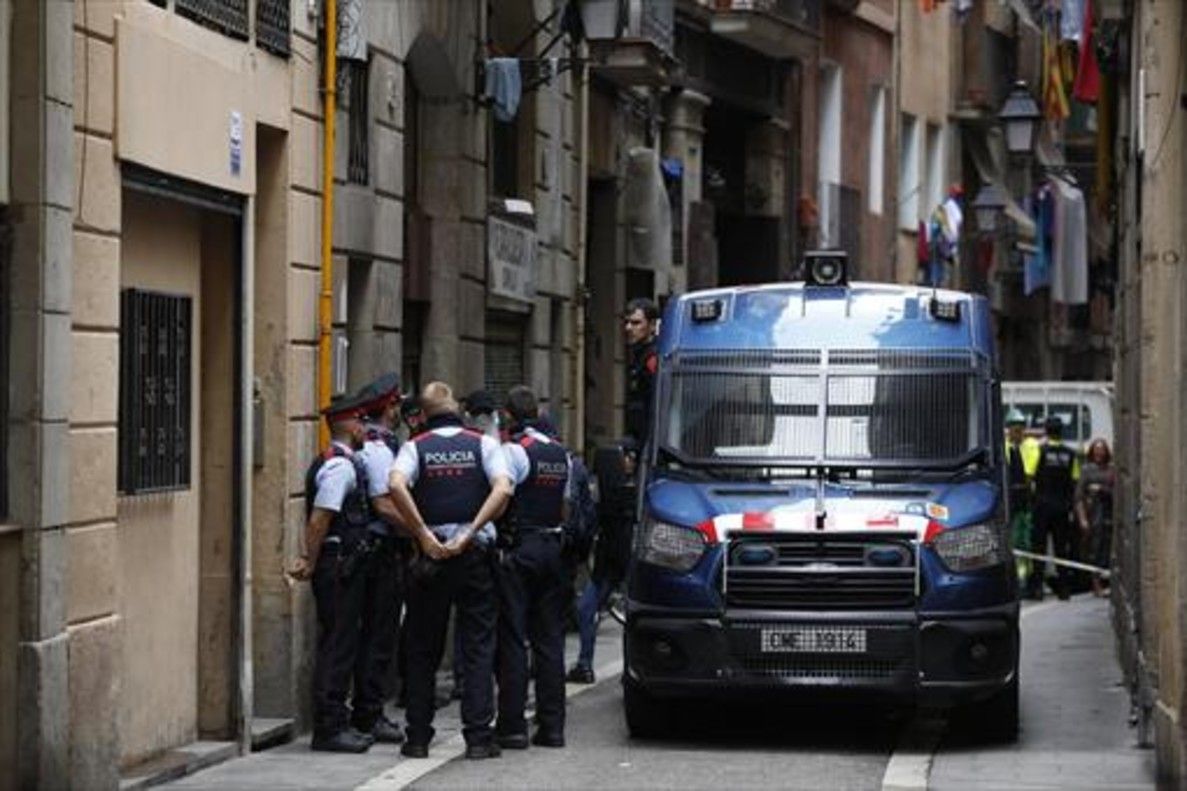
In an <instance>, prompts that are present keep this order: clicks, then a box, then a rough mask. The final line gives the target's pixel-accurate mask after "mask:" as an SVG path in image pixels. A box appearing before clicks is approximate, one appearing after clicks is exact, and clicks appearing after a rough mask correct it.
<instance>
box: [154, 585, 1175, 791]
mask: <svg viewBox="0 0 1187 791" xmlns="http://www.w3.org/2000/svg"><path fill="white" fill-rule="evenodd" d="M1108 617H1109V613H1108V604H1107V603H1106V601H1105V600H1101V599H1093V598H1091V597H1090V596H1080V597H1077V598H1075V599H1074V600H1073V601H1071V602H1069V603H1061V602H1058V601H1056V600H1053V599H1048V600H1047V601H1045V602H1043V603H1041V604H1028V606H1027V607H1026V609H1025V610H1024V616H1023V619H1022V624H1023V627H1022V628H1023V657H1022V679H1023V682H1022V683H1023V704H1022V706H1023V707H1022V732H1021V736H1020V739H1019V741H1018V743H1017V744H1016V745H1012V746H1009V747H1001V746H994V745H988V744H985V743H984V741H983V740H979V739H978V738H977V735H976V733H974V732H969V731H968V730H960V729H956V728H953V727H951V726H949V724H948V723H947V722H945V721H942V720H941V721H934V720H931V719H928V718H925V717H923V716H922V715H921V716H920V717H915V718H913V717H911V716H909V715H908V714H905V713H895V712H886V711H879V710H873V709H868V708H858V707H845V708H838V709H836V710H821V709H819V708H815V709H790V710H788V709H780V710H778V711H775V710H768V711H762V710H758V709H756V708H754V707H745V708H743V707H721V706H709V705H705V706H700V707H690V709H689V711H688V716H687V717H686V718H685V726H684V727H683V728H681V730H680V731H679V732H678V733H674V734H672V737H671V738H670V739H664V740H659V741H640V740H632V739H630V738H629V737H628V736H627V732H626V725H625V723H624V722H623V716H622V694H621V691H620V687H619V684H618V677H617V676H602V677H601V680H600V682H599V683H598V684H597V685H595V686H594V687H592V688H582V687H575V686H572V685H570V688H569V692H570V696H571V697H570V702H569V719H568V721H569V725H568V733H567V737H568V747H566V748H565V749H563V750H546V749H542V748H532V749H530V750H528V751H526V752H523V753H517V752H507V753H504V755H503V757H502V758H501V759H500V760H497V761H483V762H468V761H465V760H448V761H447V762H444V763H442V761H443V760H444V759H448V758H450V757H456V756H460V748H459V743H460V739H458V738H456V710H455V709H454V708H453V707H451V708H450V709H448V710H444V711H442V712H441V717H442V723H441V726H440V728H439V733H438V737H437V741H436V742H435V744H434V746H433V752H432V753H431V757H430V759H429V760H428V761H409V760H407V759H403V758H400V757H399V756H398V754H397V752H396V749H395V748H392V747H388V746H379V747H375V748H372V750H371V751H370V752H369V753H368V754H367V755H365V756H332V755H331V756H328V755H325V754H319V753H312V752H310V751H309V750H308V741H307V739H306V740H302V741H299V742H296V743H293V744H289V745H286V746H284V747H280V748H276V749H274V750H270V751H267V752H264V753H257V754H255V755H252V756H250V757H247V758H241V759H238V760H235V761H231V762H229V763H227V764H224V765H222V766H219V767H216V768H213V769H210V770H207V771H204V772H200V773H198V774H196V775H193V776H191V777H189V778H185V779H184V780H181V781H179V782H176V783H174V784H173V785H172V787H174V788H185V789H209V790H210V791H213V790H214V789H246V788H252V789H254V788H261V789H262V788H276V789H298V788H343V789H347V788H355V787H360V786H362V787H364V788H366V789H368V791H378V790H379V789H396V788H417V789H452V788H479V787H481V788H486V789H494V788H540V789H545V788H548V789H554V788H573V789H578V788H591V787H597V788H624V789H626V788H632V789H633V788H689V789H692V788H756V787H778V788H797V789H800V788H802V789H819V788H852V789H878V788H883V789H891V788H894V789H909V788H933V789H967V788H976V789H993V788H1007V787H1009V788H1052V789H1053V788H1066V789H1143V788H1153V787H1154V782H1153V755H1152V753H1151V752H1150V751H1144V750H1139V749H1136V748H1135V747H1134V740H1135V732H1134V731H1133V730H1132V729H1131V728H1129V727H1128V725H1127V723H1126V718H1127V715H1128V706H1129V703H1128V696H1127V695H1126V694H1125V690H1124V689H1123V688H1122V686H1121V685H1120V678H1121V674H1120V671H1119V669H1118V667H1117V663H1116V660H1115V658H1114V648H1113V641H1112V635H1111V632H1110V627H1109V622H1108ZM602 631H603V633H602V635H601V639H600V646H599V649H600V650H599V656H600V657H601V658H602V664H603V667H611V668H613V667H615V666H616V665H617V662H616V661H615V660H616V651H615V650H614V649H615V644H616V641H615V638H616V635H617V630H616V629H612V628H611V625H610V624H609V623H606V624H604V625H603V630H602ZM426 770H427V771H426Z"/></svg>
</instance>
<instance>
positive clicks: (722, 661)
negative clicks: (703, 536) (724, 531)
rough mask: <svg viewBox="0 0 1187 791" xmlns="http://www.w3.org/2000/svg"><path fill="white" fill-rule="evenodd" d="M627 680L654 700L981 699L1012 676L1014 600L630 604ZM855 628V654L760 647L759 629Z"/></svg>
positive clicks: (947, 702) (946, 702)
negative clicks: (709, 607)
mask: <svg viewBox="0 0 1187 791" xmlns="http://www.w3.org/2000/svg"><path fill="white" fill-rule="evenodd" d="M628 613H629V614H628V618H627V627H626V631H625V633H624V655H625V658H626V670H625V673H624V676H625V679H626V681H627V683H630V684H634V685H636V686H638V687H639V688H641V689H643V690H645V691H646V692H648V693H649V694H652V695H656V696H660V697H685V696H700V695H714V694H717V693H727V694H730V695H736V694H739V693H746V692H755V693H759V694H769V693H771V692H772V691H785V692H789V693H794V694H799V695H803V696H806V697H807V696H813V695H824V696H828V697H839V696H846V695H858V696H886V697H890V698H894V699H898V700H901V701H904V702H907V701H910V702H915V703H918V704H921V705H928V706H954V705H959V704H963V703H971V702H976V701H978V700H983V699H985V698H988V697H990V696H991V695H993V694H994V693H995V692H997V691H999V690H1001V689H1002V688H1003V687H1005V686H1007V685H1008V684H1009V683H1010V682H1011V681H1012V680H1013V679H1014V677H1015V674H1016V672H1017V664H1018V605H1017V604H1016V603H1010V604H1006V605H1001V606H996V607H990V608H984V609H978V610H972V611H964V612H944V613H924V612H915V611H895V612H886V611H878V612H803V611H797V612H783V611H758V610H738V611H726V613H725V614H724V615H721V614H713V613H688V612H686V611H680V610H675V609H667V608H656V607H651V606H648V607H640V606H631V607H629V608H628ZM800 628H813V629H819V630H823V631H829V630H830V629H837V628H841V629H844V630H847V631H852V630H860V631H861V633H862V635H863V637H864V646H863V649H862V650H861V651H859V652H857V651H851V652H843V653H828V652H817V653H808V652H787V651H781V650H775V651H772V650H769V648H768V650H767V651H764V650H763V644H764V642H767V643H769V642H770V640H769V638H764V636H763V635H764V631H765V632H768V633H770V632H772V631H776V632H777V631H786V630H787V629H793V630H794V629H800Z"/></svg>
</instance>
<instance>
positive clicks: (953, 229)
mask: <svg viewBox="0 0 1187 791" xmlns="http://www.w3.org/2000/svg"><path fill="white" fill-rule="evenodd" d="M940 209H941V210H942V211H943V214H944V235H945V236H946V237H948V242H949V243H950V244H952V245H953V247H955V246H956V244H957V242H958V241H959V240H960V227H961V226H962V225H963V224H964V212H962V211H961V210H960V203H959V202H958V201H957V200H956V196H955V195H949V196H948V198H947V199H946V200H945V201H944V202H943V203H941V204H940Z"/></svg>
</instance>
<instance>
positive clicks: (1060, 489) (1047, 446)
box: [1027, 416, 1080, 599]
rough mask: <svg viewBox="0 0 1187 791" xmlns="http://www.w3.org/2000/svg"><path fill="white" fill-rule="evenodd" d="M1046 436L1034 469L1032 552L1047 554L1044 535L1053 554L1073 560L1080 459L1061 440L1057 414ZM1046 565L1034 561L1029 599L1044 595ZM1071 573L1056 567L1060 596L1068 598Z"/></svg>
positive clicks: (1064, 567)
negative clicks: (1074, 522)
mask: <svg viewBox="0 0 1187 791" xmlns="http://www.w3.org/2000/svg"><path fill="white" fill-rule="evenodd" d="M1046 429H1047V439H1046V441H1044V442H1043V445H1042V447H1041V448H1040V449H1039V461H1038V466H1037V469H1036V470H1035V476H1034V481H1035V486H1034V531H1033V533H1032V539H1033V542H1034V543H1033V544H1032V546H1031V551H1032V552H1034V553H1035V554H1037V555H1046V554H1047V536H1051V538H1052V539H1053V542H1054V544H1055V557H1057V558H1064V559H1066V560H1073V559H1074V558H1075V556H1076V550H1077V543H1078V541H1077V534H1076V529H1075V527H1073V524H1072V507H1073V506H1074V504H1075V502H1074V501H1075V494H1076V481H1077V480H1078V479H1079V477H1080V460H1079V458H1078V457H1077V455H1076V451H1075V450H1074V449H1072V448H1070V447H1068V446H1067V445H1065V444H1064V442H1063V421H1062V420H1060V419H1059V418H1058V417H1056V416H1052V417H1049V418H1047V423H1046ZM1045 571H1046V564H1045V563H1044V562H1043V561H1041V560H1040V561H1036V562H1035V566H1034V571H1033V573H1032V574H1031V575H1030V578H1029V579H1028V580H1027V593H1028V595H1029V596H1030V598H1032V599H1041V598H1042V597H1043V575H1044V572H1045ZM1070 586H1071V573H1070V572H1069V571H1068V569H1067V567H1066V566H1059V568H1058V582H1057V584H1056V588H1055V592H1056V594H1058V596H1059V598H1060V599H1067V598H1069V596H1070V594H1071V591H1070Z"/></svg>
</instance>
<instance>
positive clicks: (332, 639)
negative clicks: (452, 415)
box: [289, 398, 373, 753]
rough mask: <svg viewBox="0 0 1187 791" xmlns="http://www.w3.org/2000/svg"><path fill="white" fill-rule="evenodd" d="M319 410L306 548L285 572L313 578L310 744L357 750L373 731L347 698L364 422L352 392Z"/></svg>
mask: <svg viewBox="0 0 1187 791" xmlns="http://www.w3.org/2000/svg"><path fill="white" fill-rule="evenodd" d="M323 414H324V415H325V419H326V421H327V422H328V423H329V424H330V433H331V437H332V442H331V444H330V446H329V447H328V448H326V450H325V451H324V452H323V453H322V454H320V455H319V456H318V457H317V458H316V459H315V460H314V461H313V463H312V464H311V465H310V467H309V470H308V472H307V473H306V476H305V510H306V517H307V522H306V526H305V551H304V553H303V554H302V555H301V556H300V558H299V559H298V560H297V562H296V564H295V565H294V566H293V567H292V569H290V571H289V574H290V575H291V576H292V577H293V578H294V579H298V580H309V579H312V581H313V596H314V598H315V600H316V602H317V620H318V627H319V634H318V642H317V659H316V663H315V665H314V671H313V743H312V747H313V749H314V750H326V751H331V752H351V753H361V752H365V751H366V750H367V749H368V748H369V747H370V746H371V744H372V742H373V738H372V736H371V735H370V734H369V733H363V732H360V731H359V730H357V729H355V728H353V727H351V725H350V721H351V712H350V709H349V708H348V707H347V704H346V698H347V693H348V691H349V690H350V681H351V676H352V674H353V672H354V669H355V663H356V659H357V651H358V641H359V616H360V613H361V611H362V609H363V598H364V590H365V588H364V585H363V575H362V574H361V573H360V571H359V566H360V565H361V563H362V562H363V560H364V556H365V551H366V546H367V528H368V525H369V524H370V523H371V521H372V514H371V509H370V504H369V503H368V499H367V486H368V484H367V471H366V468H365V467H364V466H363V464H362V462H361V461H360V459H359V457H358V455H357V453H356V450H357V449H358V448H359V446H360V445H361V444H362V439H363V424H362V421H361V420H360V417H361V413H360V411H359V408H358V401H357V400H356V399H354V398H348V399H339V400H337V401H335V402H333V403H331V405H330V406H329V407H327V408H326V409H325V410H324V411H323Z"/></svg>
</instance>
